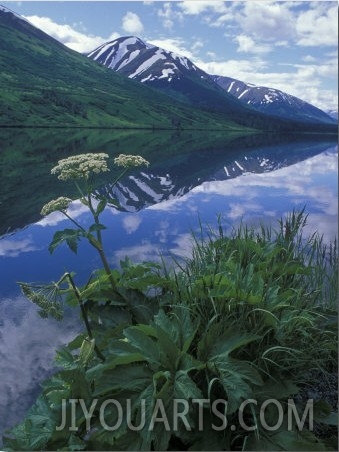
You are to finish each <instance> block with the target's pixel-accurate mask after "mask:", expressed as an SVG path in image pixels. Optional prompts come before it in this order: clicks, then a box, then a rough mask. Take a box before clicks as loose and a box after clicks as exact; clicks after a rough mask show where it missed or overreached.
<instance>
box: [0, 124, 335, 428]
mask: <svg viewBox="0 0 339 452" xmlns="http://www.w3.org/2000/svg"><path fill="white" fill-rule="evenodd" d="M29 133H30V135H29V136H27V134H26V135H25V134H23V133H22V134H21V136H18V137H16V138H13V135H12V134H10V133H9V132H8V133H7V135H6V136H5V137H4V139H3V141H2V143H3V144H5V147H4V149H2V156H1V165H2V170H3V173H2V177H1V184H2V186H1V194H2V205H1V225H2V236H1V238H0V265H1V289H0V290H1V292H0V354H1V364H0V366H1V383H0V384H1V391H0V410H1V411H2V412H1V413H0V423H1V425H0V430H1V431H3V429H4V428H7V427H10V426H12V425H13V424H14V423H15V422H17V421H18V420H20V418H22V416H23V415H24V413H25V412H26V410H27V409H28V407H29V406H30V404H31V403H32V401H33V400H34V398H35V397H36V395H37V394H38V392H39V383H40V382H41V381H42V380H43V379H44V378H45V377H46V376H47V375H48V374H49V373H50V372H51V369H52V366H53V357H54V352H55V347H56V346H58V345H61V344H63V343H67V341H69V340H70V339H71V338H72V337H73V336H74V334H75V333H76V332H77V331H79V328H80V325H79V321H78V313H77V312H76V311H71V312H69V313H68V314H67V316H66V319H65V320H64V321H63V322H61V323H59V322H56V321H54V320H43V319H41V318H40V317H39V316H38V315H37V313H36V309H35V306H34V305H32V304H30V302H29V301H27V300H25V299H24V298H23V297H22V296H21V294H20V291H19V289H18V286H17V284H16V282H17V281H26V282H37V281H41V282H49V281H51V280H57V279H58V278H59V277H60V276H61V275H62V274H63V273H64V272H65V271H75V272H76V279H77V282H78V283H79V284H81V283H83V282H85V281H86V280H87V279H88V277H89V275H90V274H91V272H92V271H93V270H94V269H96V268H99V267H100V262H99V259H98V257H97V255H96V253H95V250H93V249H92V248H90V247H89V246H88V245H87V243H85V242H81V243H80V245H79V250H78V254H77V255H75V254H73V253H71V252H70V251H69V250H68V249H67V248H66V247H60V248H58V249H57V250H56V251H55V253H54V254H53V255H52V256H51V255H50V254H49V252H48V250H47V248H48V245H49V243H50V241H51V239H52V237H53V234H54V232H55V231H57V230H59V229H63V228H66V227H71V225H70V223H69V221H68V220H65V219H64V217H63V216H62V215H61V214H58V213H54V214H51V215H50V216H48V217H46V218H44V219H41V217H40V215H39V212H40V209H41V206H42V205H43V204H44V203H45V202H47V201H49V200H50V199H52V198H55V197H56V196H60V195H66V196H67V195H68V196H70V195H72V193H73V192H72V187H71V186H68V185H63V184H62V183H61V182H57V181H56V180H55V178H54V177H52V176H51V175H50V168H51V167H52V166H53V165H54V164H55V163H56V161H57V160H58V159H59V158H63V157H66V156H67V155H71V154H76V153H81V152H94V151H100V152H107V153H109V154H110V155H111V156H112V157H114V156H115V155H117V154H119V153H120V152H123V153H134V154H141V155H143V156H144V157H145V158H147V159H148V160H149V161H150V162H151V165H150V166H149V168H147V169H145V170H142V171H138V172H134V173H133V174H130V175H129V176H126V177H125V178H124V179H123V180H122V181H121V183H120V184H119V185H118V186H117V187H113V188H112V187H111V185H110V182H111V181H112V180H114V177H113V174H112V175H108V176H107V175H106V176H105V177H106V179H105V180H102V181H101V182H102V185H101V187H100V189H99V191H100V192H106V193H110V194H113V195H114V196H116V197H118V199H119V201H120V203H121V205H122V209H121V210H120V211H117V210H113V209H107V210H106V211H105V213H104V214H103V217H102V223H104V224H105V225H106V226H107V227H108V229H107V230H105V231H104V242H105V245H106V250H107V255H108V257H109V261H110V264H111V265H112V266H113V267H118V266H119V262H120V260H122V259H124V258H125V257H126V256H129V257H130V258H131V259H132V260H134V261H138V262H141V261H144V260H152V261H154V260H159V256H160V254H162V255H163V256H170V255H175V256H182V257H184V256H186V255H189V253H190V249H191V245H192V240H191V233H190V231H191V230H198V228H199V222H201V223H202V224H204V225H207V224H208V225H210V226H212V227H216V225H217V217H218V216H220V218H221V221H222V224H223V225H224V227H225V229H226V230H230V229H231V228H232V227H234V226H236V225H237V224H238V223H239V222H240V221H241V220H244V221H245V222H248V223H253V224H258V222H259V221H262V222H265V223H271V224H273V225H275V224H277V219H279V218H280V217H281V216H283V215H285V214H286V213H288V212H290V211H291V210H292V209H301V208H303V207H304V206H306V210H307V212H308V213H309V218H308V224H307V227H306V229H307V231H306V232H310V233H311V232H313V231H318V232H319V233H321V234H323V236H324V240H325V241H327V242H329V241H331V240H333V239H334V237H335V236H336V233H337V224H338V217H337V199H338V198H337V173H338V171H337V158H338V148H337V144H336V142H335V141H331V140H329V139H327V140H326V141H325V140H324V139H323V138H322V139H319V138H317V137H312V139H306V138H303V139H301V138H300V137H299V138H296V137H282V138H281V140H280V142H279V140H278V139H273V138H272V137H266V138H265V137H259V136H257V137H255V138H254V139H249V138H248V137H246V138H239V137H235V136H234V137H231V136H226V137H225V136H218V135H213V136H211V137H210V136H206V135H205V136H204V135H199V134H181V135H180V136H174V135H173V134H171V133H163V134H161V135H157V134H151V133H150V134H139V135H138V134H132V133H120V134H119V135H117V134H115V135H113V134H112V133H111V134H107V133H105V132H101V133H99V132H97V131H96V132H91V133H89V132H88V133H87V134H85V133H83V132H77V133H76V134H75V133H74V131H73V132H72V131H65V132H64V136H63V138H62V137H60V131H57V132H55V133H54V132H50V133H49V134H46V133H45V132H36V134H35V135H34V133H33V132H29ZM19 135H20V134H19ZM70 214H71V215H72V216H73V217H76V218H77V221H78V222H79V223H80V224H82V225H86V224H89V221H90V220H91V219H90V218H89V216H88V214H87V212H86V211H85V209H84V206H82V205H81V204H80V203H79V202H78V201H75V202H74V203H72V205H71V206H70Z"/></svg>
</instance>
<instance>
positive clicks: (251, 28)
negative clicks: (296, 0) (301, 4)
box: [237, 1, 295, 42]
mask: <svg viewBox="0 0 339 452" xmlns="http://www.w3.org/2000/svg"><path fill="white" fill-rule="evenodd" d="M241 5H242V7H243V9H242V10H241V11H239V12H238V14H237V21H238V24H239V25H240V27H241V28H242V29H243V31H244V33H245V34H248V35H253V36H256V37H257V38H261V39H263V40H265V41H270V42H272V41H276V40H277V39H278V40H282V39H291V37H293V35H294V34H295V30H294V23H295V20H294V18H293V13H292V12H291V11H290V7H291V5H290V3H289V2H271V1H265V2H262V1H261V2H257V1H251V2H241Z"/></svg>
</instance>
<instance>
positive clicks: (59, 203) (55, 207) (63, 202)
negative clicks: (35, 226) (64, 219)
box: [41, 196, 72, 216]
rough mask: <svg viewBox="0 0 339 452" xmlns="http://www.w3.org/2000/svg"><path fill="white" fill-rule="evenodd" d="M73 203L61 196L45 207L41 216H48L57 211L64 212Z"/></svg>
mask: <svg viewBox="0 0 339 452" xmlns="http://www.w3.org/2000/svg"><path fill="white" fill-rule="evenodd" d="M71 202H72V200H71V199H70V198H65V197H64V196H60V198H57V199H52V201H49V202H48V203H47V204H45V205H44V206H43V208H42V209H41V215H43V216H46V215H49V214H50V213H52V212H56V211H61V212H64V211H65V210H66V209H67V207H68V206H69V205H70V203H71Z"/></svg>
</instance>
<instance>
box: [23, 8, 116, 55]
mask: <svg viewBox="0 0 339 452" xmlns="http://www.w3.org/2000/svg"><path fill="white" fill-rule="evenodd" d="M25 19H27V20H28V21H29V22H31V23H32V24H33V25H34V26H35V27H37V28H40V30H42V31H44V32H45V33H47V34H48V35H50V36H52V37H53V38H54V39H57V40H58V41H60V42H62V43H63V44H64V45H65V46H67V47H69V48H71V49H73V50H76V51H77V52H80V53H86V52H90V51H91V50H94V49H95V48H96V47H98V46H99V45H101V44H103V43H104V42H106V41H111V40H113V39H116V38H118V37H119V35H118V34H117V33H112V34H111V35H110V36H109V37H107V38H104V37H101V36H94V35H87V34H85V33H81V32H79V31H77V30H75V29H74V28H73V27H71V26H70V25H66V24H58V23H56V22H53V21H52V20H51V19H50V18H49V17H41V16H25Z"/></svg>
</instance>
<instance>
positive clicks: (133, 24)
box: [122, 11, 144, 35]
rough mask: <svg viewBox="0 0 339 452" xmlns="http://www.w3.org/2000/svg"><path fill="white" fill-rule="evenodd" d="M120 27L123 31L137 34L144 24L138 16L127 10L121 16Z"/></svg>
mask: <svg viewBox="0 0 339 452" xmlns="http://www.w3.org/2000/svg"><path fill="white" fill-rule="evenodd" d="M122 28H123V30H124V31H126V33H132V34H136V35H137V34H139V33H141V32H142V31H143V29H144V26H143V24H142V22H141V20H140V18H139V16H138V15H137V14H135V13H132V12H130V11H129V12H128V13H126V14H125V16H124V17H123V18H122Z"/></svg>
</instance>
